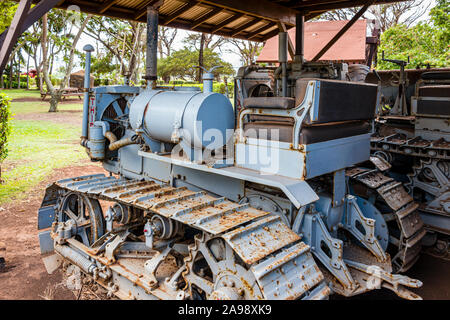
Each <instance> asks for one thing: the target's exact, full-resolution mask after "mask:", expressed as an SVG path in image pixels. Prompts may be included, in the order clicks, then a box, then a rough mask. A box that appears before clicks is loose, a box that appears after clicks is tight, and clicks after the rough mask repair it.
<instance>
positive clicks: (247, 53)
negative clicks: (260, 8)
mask: <svg viewBox="0 0 450 320" xmlns="http://www.w3.org/2000/svg"><path fill="white" fill-rule="evenodd" d="M227 42H228V43H229V44H231V45H232V46H233V47H234V50H232V49H230V52H233V53H236V54H238V55H239V56H240V57H241V61H242V63H243V64H244V65H251V64H253V63H255V60H256V57H258V55H259V54H260V53H261V50H262V48H263V46H264V44H263V43H261V42H254V41H247V40H239V39H231V38H230V39H227Z"/></svg>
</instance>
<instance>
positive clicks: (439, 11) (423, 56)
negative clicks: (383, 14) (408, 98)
mask: <svg viewBox="0 0 450 320" xmlns="http://www.w3.org/2000/svg"><path fill="white" fill-rule="evenodd" d="M449 29H450V10H449V4H448V2H446V1H445V0H440V1H439V2H438V5H437V6H436V7H434V8H433V9H432V10H431V11H430V22H420V23H418V24H417V25H415V26H412V27H409V28H408V27H407V26H406V25H404V24H400V25H396V26H393V27H391V28H389V29H388V30H386V32H384V33H383V34H382V35H381V41H380V43H381V45H380V47H379V49H378V52H379V57H378V59H379V60H378V61H379V64H378V67H379V69H396V68H398V66H397V65H394V64H392V63H389V62H385V61H381V57H380V55H381V52H382V51H385V56H386V57H387V58H391V59H400V60H407V58H408V56H409V57H410V61H411V62H410V64H409V67H410V68H415V67H418V66H419V67H420V66H426V65H430V66H432V67H448V66H450V30H449ZM407 67H408V66H407Z"/></svg>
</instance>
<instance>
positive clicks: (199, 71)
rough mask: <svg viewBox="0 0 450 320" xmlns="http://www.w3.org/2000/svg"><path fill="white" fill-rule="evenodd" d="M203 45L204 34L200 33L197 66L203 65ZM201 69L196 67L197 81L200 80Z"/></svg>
mask: <svg viewBox="0 0 450 320" xmlns="http://www.w3.org/2000/svg"><path fill="white" fill-rule="evenodd" d="M204 46H205V34H204V33H202V37H201V38H200V49H199V51H198V65H199V67H203V47H204ZM202 76H203V69H202V68H198V76H197V82H201V81H202Z"/></svg>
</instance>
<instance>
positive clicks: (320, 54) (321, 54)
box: [311, 1, 373, 61]
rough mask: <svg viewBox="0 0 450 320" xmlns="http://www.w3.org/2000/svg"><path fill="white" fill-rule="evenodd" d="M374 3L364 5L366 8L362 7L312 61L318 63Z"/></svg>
mask: <svg viewBox="0 0 450 320" xmlns="http://www.w3.org/2000/svg"><path fill="white" fill-rule="evenodd" d="M372 3H373V1H371V2H370V3H366V4H365V5H364V7H362V8H361V9H360V10H359V11H358V12H357V13H356V14H355V15H354V16H353V18H352V19H351V20H350V21H349V22H347V23H346V24H345V26H343V27H342V29H341V30H339V32H338V33H336V35H335V36H334V37H333V38H332V39H331V40H330V41H329V42H328V43H327V44H326V45H325V46H324V47H323V48H322V50H320V51H319V53H318V54H316V56H315V57H314V58H313V59H312V60H311V61H317V60H319V59H320V58H321V57H322V56H323V55H324V54H325V52H327V51H328V50H329V49H330V48H331V47H332V46H333V45H334V44H335V43H336V41H338V40H339V39H340V38H341V37H342V35H343V34H344V33H345V32H347V30H348V29H350V28H351V26H353V25H354V24H355V22H356V20H358V19H359V18H360V17H361V16H362V15H363V14H364V12H366V10H367V8H369V6H371V5H372Z"/></svg>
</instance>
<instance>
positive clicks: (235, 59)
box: [31, 0, 435, 71]
mask: <svg viewBox="0 0 450 320" xmlns="http://www.w3.org/2000/svg"><path fill="white" fill-rule="evenodd" d="M427 3H429V4H430V6H429V7H428V10H427V11H426V13H425V14H424V15H423V16H422V17H421V18H420V19H418V21H424V20H427V19H428V18H429V10H430V9H431V8H432V7H433V6H434V5H435V0H427ZM75 32H76V31H75ZM189 33H190V32H189V31H186V30H182V29H180V30H179V31H178V33H177V37H176V39H175V41H174V45H173V50H179V49H182V48H183V46H184V45H183V42H182V40H183V38H185V37H186V36H187V35H188V34H189ZM88 43H89V44H92V45H93V46H94V48H96V45H95V40H94V39H92V38H90V37H89V36H87V35H84V34H83V35H82V37H81V38H80V40H79V42H78V45H77V49H78V50H79V51H81V50H82V48H83V46H84V45H86V44H88ZM306 45H307V44H306ZM230 48H233V47H232V46H231V45H224V46H223V49H222V54H221V57H222V59H223V60H225V61H226V62H229V63H231V64H232V65H233V67H234V69H235V70H236V71H237V69H238V68H239V67H240V66H242V62H241V59H240V57H239V55H238V54H236V53H233V52H230ZM94 54H95V53H94ZM31 60H32V59H31ZM79 62H80V61H78V59H76V61H75V66H74V71H77V70H78V69H79V68H80V64H79ZM62 63H63V62H62V61H60V60H58V61H56V64H55V67H54V70H57V69H58V68H59V67H60V66H61V65H62Z"/></svg>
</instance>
